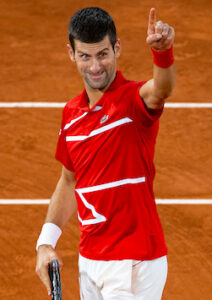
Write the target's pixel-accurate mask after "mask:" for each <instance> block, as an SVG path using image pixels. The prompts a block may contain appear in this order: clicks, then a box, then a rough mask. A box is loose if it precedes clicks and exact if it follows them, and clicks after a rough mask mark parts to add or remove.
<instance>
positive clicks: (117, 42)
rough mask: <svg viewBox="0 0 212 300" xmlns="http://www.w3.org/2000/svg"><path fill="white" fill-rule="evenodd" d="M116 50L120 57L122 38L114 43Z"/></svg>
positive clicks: (117, 56) (116, 55)
mask: <svg viewBox="0 0 212 300" xmlns="http://www.w3.org/2000/svg"><path fill="white" fill-rule="evenodd" d="M114 52H115V57H116V58H119V56H120V54H121V41H120V39H117V41H116V43H115V45H114Z"/></svg>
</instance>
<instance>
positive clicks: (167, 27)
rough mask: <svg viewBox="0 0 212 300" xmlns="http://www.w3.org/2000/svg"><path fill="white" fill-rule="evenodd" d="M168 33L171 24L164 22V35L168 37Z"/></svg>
mask: <svg viewBox="0 0 212 300" xmlns="http://www.w3.org/2000/svg"><path fill="white" fill-rule="evenodd" d="M168 34H169V25H168V24H163V28H162V36H163V37H167V36H168Z"/></svg>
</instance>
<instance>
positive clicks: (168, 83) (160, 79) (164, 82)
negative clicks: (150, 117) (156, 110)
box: [153, 64, 176, 103]
mask: <svg viewBox="0 0 212 300" xmlns="http://www.w3.org/2000/svg"><path fill="white" fill-rule="evenodd" d="M175 78H176V73H175V66H174V65H171V66H170V67H168V68H160V67H158V66H156V65H155V64H154V67H153V97H154V98H155V101H156V103H157V102H164V100H165V99H166V98H167V97H169V96H170V95H171V93H172V91H173V89H174V86H175Z"/></svg>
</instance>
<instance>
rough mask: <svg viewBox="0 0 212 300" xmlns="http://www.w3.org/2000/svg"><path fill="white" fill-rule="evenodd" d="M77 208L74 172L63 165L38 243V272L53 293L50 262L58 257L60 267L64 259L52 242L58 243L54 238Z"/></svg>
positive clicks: (49, 291)
mask: <svg viewBox="0 0 212 300" xmlns="http://www.w3.org/2000/svg"><path fill="white" fill-rule="evenodd" d="M75 210H76V198H75V178H74V173H73V172H70V171H69V170H67V169H66V168H65V167H63V169H62V174H61V177H60V179H59V181H58V184H57V186H56V189H55V192H54V193H53V195H52V198H51V201H50V204H49V208H48V212H47V216H46V220H45V224H44V226H43V230H42V233H41V235H40V237H39V240H38V245H37V246H38V249H37V251H38V252H37V265H36V273H37V274H38V276H39V277H40V279H41V281H42V282H43V284H44V285H45V286H46V289H47V291H48V294H50V293H51V287H50V281H49V277H48V263H49V262H50V261H51V260H53V259H58V261H59V264H60V267H61V266H62V261H61V259H60V258H59V256H58V255H57V253H56V251H55V250H54V246H53V245H52V244H51V242H52V241H53V242H55V243H56V241H54V239H57V235H60V228H61V227H62V226H63V225H65V224H66V223H67V221H68V220H69V219H70V217H71V216H72V214H73V212H74V211H75ZM58 232H59V233H58ZM45 240H46V242H45ZM51 240H52V241H51Z"/></svg>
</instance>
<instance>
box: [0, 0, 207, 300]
mask: <svg viewBox="0 0 212 300" xmlns="http://www.w3.org/2000/svg"><path fill="white" fill-rule="evenodd" d="M85 6H100V7H102V8H104V9H105V10H107V11H108V12H109V13H110V14H111V15H112V17H113V18H114V20H115V23H116V26H117V29H118V35H119V37H120V38H121V42H122V55H121V58H120V59H119V69H121V70H122V72H123V74H124V76H125V77H127V78H129V79H132V80H148V79H150V78H151V77H152V57H151V52H150V50H149V48H148V46H147V45H146V44H145V39H146V30H147V21H148V13H149V9H150V8H151V7H156V11H157V13H158V18H159V19H161V20H163V21H164V22H167V23H169V24H171V25H172V26H173V27H174V28H175V31H176V39H175V46H174V52H175V62H176V68H177V84H176V88H175V90H174V93H173V94H172V96H171V97H170V98H169V99H168V101H167V102H177V103H190V102H192V103H194V104H195V103H196V104H197V103H202V104H203V103H211V102H212V81H211V79H212V78H211V67H212V42H211V35H212V32H211V25H212V24H211V20H212V2H211V1H210V0H202V1H197V0H190V1H188V0H176V1H168V0H163V1H162V0H157V1H156V0H152V1H148V0H143V1H141V0H131V1H127V0H122V1H121V0H113V1H103V0H99V1H83V0H78V1H73V0H69V1H67V0H60V1H56V0H39V1H34V0H31V1H29V0H19V1H16V0H10V1H6V0H1V2H0V12H1V29H0V30H1V35H0V43H1V47H0V57H1V70H0V80H1V89H0V102H1V103H7V102H19V103H21V102H61V103H62V102H67V101H68V100H69V99H71V98H72V97H74V96H76V95H77V94H79V93H80V92H81V89H82V87H83V84H82V82H81V79H80V77H79V75H78V74H77V72H76V69H75V66H74V65H73V64H72V63H71V62H70V60H69V57H68V55H67V50H66V43H67V41H68V35H67V24H68V21H69V18H70V16H71V15H72V14H73V13H74V12H75V11H76V10H78V9H81V8H83V7H85ZM61 113H62V108H55V107H54V108H32V107H29V108H23V107H21V108H17V107H15V108H9V107H2V106H1V107H0V126H1V127H0V128H1V136H0V199H6V200H7V199H8V201H9V199H34V200H36V199H49V198H50V197H51V194H52V193H53V191H54V188H55V185H56V183H57V180H58V179H59V176H60V172H61V165H60V164H59V163H58V162H56V161H55V159H54V153H55V149H56V143H57V138H58V131H59V128H60V122H61ZM211 124H212V108H210V107H199V108H198V107H193V108H191V107H178V108H173V107H166V108H165V110H164V113H163V115H162V117H161V123H160V131H159V136H158V140H157V147H156V157H155V165H156V171H157V172H156V178H155V195H156V198H157V199H194V200H195V201H197V202H196V204H192V205H191V204H184V205H179V204H164V205H162V204H158V212H159V215H160V218H161V222H162V225H163V228H164V232H165V237H166V242H167V245H168V249H169V255H168V262H169V274H168V280H167V284H166V287H165V291H164V296H163V299H164V300H168V299H169V300H184V299H185V300H189V299H192V300H200V299H201V300H208V299H209V298H210V297H211V296H210V295H211V294H212V284H211V274H212V262H211V257H212V252H211V249H212V219H211V216H212V205H208V204H204V205H203V204H197V203H198V200H200V199H206V200H207V199H208V200H209V199H212V182H211V178H212V176H211V175H212V171H211V170H212V157H211V153H212V143H211V140H212V131H211ZM8 203H9V202H8ZM46 211H47V205H33V204H30V205H21V204H17V205H0V216H1V217H0V249H1V250H0V266H1V267H0V286H1V288H0V298H1V299H4V300H15V299H16V300H23V299H24V300H25V299H27V300H28V299H30V300H31V299H32V300H38V299H43V300H44V299H48V296H47V293H46V290H45V288H44V287H43V286H42V284H41V282H40V281H39V279H38V277H37V275H36V274H35V271H34V270H35V262H36V251H35V245H36V240H37V238H38V234H39V232H40V229H41V226H42V224H43V222H44V218H45V215H46ZM78 241H79V231H78V221H77V218H76V215H75V216H74V217H73V218H72V220H71V222H70V223H69V224H68V225H67V227H65V228H64V230H63V235H62V237H61V239H60V242H59V243H58V252H59V254H60V256H61V257H62V259H63V262H64V267H63V270H62V273H61V276H62V288H63V299H64V300H66V299H67V300H78V299H79V290H78V270H77V257H78Z"/></svg>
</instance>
